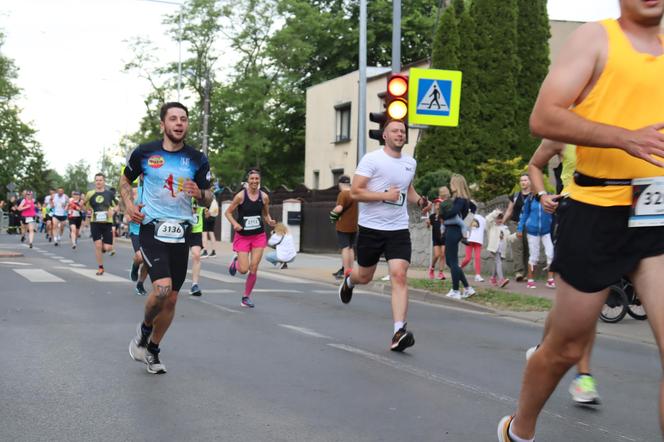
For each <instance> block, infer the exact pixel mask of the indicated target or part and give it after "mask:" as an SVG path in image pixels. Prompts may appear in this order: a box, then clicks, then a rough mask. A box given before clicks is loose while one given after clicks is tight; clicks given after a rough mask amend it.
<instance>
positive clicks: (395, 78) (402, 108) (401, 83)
mask: <svg viewBox="0 0 664 442" xmlns="http://www.w3.org/2000/svg"><path fill="white" fill-rule="evenodd" d="M385 106H386V112H387V118H388V119H389V120H399V121H403V122H404V123H406V122H407V120H408V76H406V75H401V74H392V75H390V76H389V77H388V78H387V96H386V97H385Z"/></svg>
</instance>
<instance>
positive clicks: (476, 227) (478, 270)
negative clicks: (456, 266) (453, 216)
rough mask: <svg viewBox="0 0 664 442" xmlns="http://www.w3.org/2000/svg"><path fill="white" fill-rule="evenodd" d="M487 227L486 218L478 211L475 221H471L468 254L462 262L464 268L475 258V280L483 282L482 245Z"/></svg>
mask: <svg viewBox="0 0 664 442" xmlns="http://www.w3.org/2000/svg"><path fill="white" fill-rule="evenodd" d="M485 228H486V220H485V219H484V217H483V216H482V215H480V214H478V213H476V214H475V215H474V216H473V221H472V222H471V223H470V235H469V236H468V244H466V256H465V257H464V258H463V261H462V262H461V268H462V269H463V268H464V267H466V266H467V265H468V263H470V260H471V259H473V257H474V258H475V260H474V268H475V282H482V281H484V278H482V245H483V244H484V229H485Z"/></svg>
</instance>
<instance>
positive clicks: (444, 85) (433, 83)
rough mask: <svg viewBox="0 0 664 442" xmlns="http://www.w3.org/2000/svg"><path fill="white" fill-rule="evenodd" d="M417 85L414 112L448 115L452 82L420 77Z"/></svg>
mask: <svg viewBox="0 0 664 442" xmlns="http://www.w3.org/2000/svg"><path fill="white" fill-rule="evenodd" d="M419 81H420V84H419V87H418V97H417V108H416V110H415V112H416V113H418V114H422V115H437V116H448V115H449V114H450V107H449V105H448V103H449V100H450V91H451V87H452V82H451V81H447V80H431V79H426V78H421V79H420V80H419Z"/></svg>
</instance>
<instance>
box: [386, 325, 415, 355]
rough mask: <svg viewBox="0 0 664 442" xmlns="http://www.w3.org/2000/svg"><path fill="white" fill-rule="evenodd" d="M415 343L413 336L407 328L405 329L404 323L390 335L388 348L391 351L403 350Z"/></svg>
mask: <svg viewBox="0 0 664 442" xmlns="http://www.w3.org/2000/svg"><path fill="white" fill-rule="evenodd" d="M413 345H415V336H413V334H412V333H411V332H409V331H408V330H406V324H404V325H403V327H401V328H400V329H399V330H397V332H396V333H395V334H394V336H392V344H391V345H390V350H392V351H404V350H405V349H407V348H408V347H412V346H413Z"/></svg>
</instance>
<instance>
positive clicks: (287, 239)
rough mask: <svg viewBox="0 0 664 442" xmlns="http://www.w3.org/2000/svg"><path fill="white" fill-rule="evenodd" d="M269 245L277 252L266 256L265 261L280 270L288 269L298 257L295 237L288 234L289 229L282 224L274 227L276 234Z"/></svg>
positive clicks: (271, 237)
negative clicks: (289, 264) (290, 263)
mask: <svg viewBox="0 0 664 442" xmlns="http://www.w3.org/2000/svg"><path fill="white" fill-rule="evenodd" d="M267 245H269V246H270V247H272V248H275V249H276V251H274V252H269V253H268V254H267V255H265V259H267V260H268V261H269V262H271V263H272V264H273V265H275V266H277V267H279V268H280V269H287V268H288V265H287V263H289V262H293V260H294V259H295V256H296V255H297V252H296V251H295V243H294V242H293V235H291V234H290V233H289V232H288V228H287V227H286V226H285V225H284V224H282V223H277V225H276V226H274V232H272V236H270V239H269V240H268V242H267Z"/></svg>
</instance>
